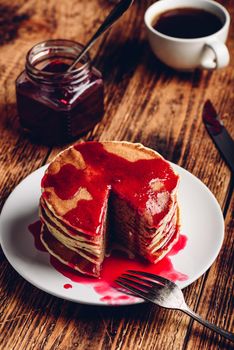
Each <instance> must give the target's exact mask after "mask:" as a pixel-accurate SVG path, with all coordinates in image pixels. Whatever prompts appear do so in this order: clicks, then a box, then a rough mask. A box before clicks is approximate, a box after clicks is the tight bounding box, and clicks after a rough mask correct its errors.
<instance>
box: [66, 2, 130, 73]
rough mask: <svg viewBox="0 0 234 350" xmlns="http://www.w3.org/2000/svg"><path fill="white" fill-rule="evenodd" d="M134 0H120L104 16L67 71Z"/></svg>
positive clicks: (71, 68)
mask: <svg viewBox="0 0 234 350" xmlns="http://www.w3.org/2000/svg"><path fill="white" fill-rule="evenodd" d="M133 1H134V0H121V1H120V2H118V4H117V5H116V6H115V7H114V8H113V10H112V11H111V12H110V13H109V15H108V16H107V17H106V18H105V20H104V22H103V23H102V24H101V25H100V27H99V28H98V30H97V31H96V33H95V34H94V35H93V36H92V38H91V39H90V40H89V41H88V43H87V44H86V45H85V46H84V47H83V49H82V50H81V52H80V53H79V55H78V56H77V57H76V59H75V61H74V62H73V63H72V64H71V65H70V67H69V68H68V70H67V72H71V71H72V70H73V69H74V68H75V66H76V64H77V63H78V62H79V61H80V60H81V58H82V57H83V56H84V55H85V54H86V52H87V51H88V50H89V49H90V47H91V46H92V45H93V44H94V43H95V41H96V40H97V39H98V38H99V36H101V35H102V34H103V33H104V32H105V31H106V30H107V29H108V28H110V27H111V26H112V24H114V23H115V22H116V21H117V20H118V19H119V18H120V17H121V16H122V15H123V14H124V12H126V11H127V9H128V8H129V7H130V6H131V4H132V3H133Z"/></svg>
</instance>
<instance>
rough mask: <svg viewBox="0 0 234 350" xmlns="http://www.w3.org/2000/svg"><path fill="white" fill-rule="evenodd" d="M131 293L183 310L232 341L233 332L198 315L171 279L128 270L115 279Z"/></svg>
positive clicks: (170, 307) (163, 305)
mask: <svg viewBox="0 0 234 350" xmlns="http://www.w3.org/2000/svg"><path fill="white" fill-rule="evenodd" d="M115 282H116V283H117V284H118V285H120V286H121V287H123V288H124V289H125V290H127V291H130V292H131V294H133V295H135V296H139V297H141V298H142V299H145V300H148V301H151V302H152V303H154V304H157V305H159V306H162V307H165V308H168V309H176V310H181V311H183V312H185V313H186V314H187V315H189V316H191V317H192V318H193V319H195V320H196V321H198V322H200V323H201V324H202V325H203V326H205V327H208V328H210V329H212V330H213V331H214V332H217V333H219V334H220V335H222V336H223V337H225V338H227V339H229V340H231V341H234V333H231V332H228V331H225V330H223V329H221V328H219V327H217V326H215V325H214V324H212V323H210V322H208V321H206V320H203V319H202V318H201V317H200V316H199V315H197V314H196V313H195V312H193V311H192V310H191V309H190V308H189V307H188V306H187V304H186V303H185V300H184V296H183V293H182V291H181V289H180V288H179V287H178V286H177V285H176V284H175V283H174V282H172V281H169V280H168V279H166V278H164V277H161V276H158V275H154V274H151V273H148V272H141V271H134V270H128V271H127V273H124V274H123V275H122V276H120V277H118V278H117V280H116V281H115Z"/></svg>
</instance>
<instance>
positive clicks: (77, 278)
mask: <svg viewBox="0 0 234 350" xmlns="http://www.w3.org/2000/svg"><path fill="white" fill-rule="evenodd" d="M29 228H30V232H31V233H32V234H33V237H34V240H35V241H34V242H35V247H36V248H37V249H38V246H39V245H38V242H39V241H40V228H41V223H40V221H37V222H35V223H34V224H32V225H29ZM186 242H187V237H186V236H184V235H180V237H179V240H178V242H177V243H176V244H175V245H174V247H173V248H172V250H171V251H170V252H169V253H168V254H167V255H166V256H165V257H164V258H163V259H162V260H161V261H159V262H158V263H157V264H151V263H149V262H146V261H143V260H142V259H138V258H135V259H129V258H128V257H127V256H126V255H125V254H124V253H122V252H119V251H115V252H112V254H111V256H109V257H106V258H105V259H104V263H103V269H102V271H101V277H100V278H99V279H96V278H92V277H85V276H83V275H81V274H80V273H79V272H76V271H75V270H73V269H72V268H70V267H68V266H66V265H63V264H62V263H61V262H60V261H59V260H57V259H56V258H55V257H53V256H50V263H51V265H52V266H53V267H54V268H55V269H56V270H57V271H58V272H60V273H61V274H62V275H63V276H65V277H67V278H69V279H70V280H71V281H72V282H75V283H81V284H87V285H90V286H91V287H93V288H94V290H95V291H96V293H98V294H99V295H100V296H101V298H100V301H103V302H105V303H108V304H118V303H119V304H121V301H122V302H124V303H125V302H126V301H127V302H129V303H131V302H132V301H135V300H136V298H135V297H132V296H130V295H126V294H123V293H121V292H120V291H118V290H116V289H114V288H113V286H116V285H115V284H114V281H115V280H116V278H117V277H118V276H120V275H121V274H122V273H124V272H126V270H139V271H145V272H150V273H154V274H157V275H161V276H163V277H165V278H168V279H170V280H172V281H174V282H176V281H186V280H187V279H188V277H187V276H186V275H185V274H183V273H181V272H179V271H176V270H175V269H174V267H173V264H172V262H171V259H170V256H172V255H176V254H177V253H178V252H179V251H181V250H183V249H184V247H185V246H186ZM41 245H42V243H41ZM39 247H40V246H39ZM40 250H41V249H40ZM43 251H45V250H43ZM46 252H47V251H46ZM47 254H49V253H48V252H47ZM65 285H66V286H68V285H70V284H65ZM65 285H64V288H66V289H68V288H71V287H65ZM116 287H117V286H116Z"/></svg>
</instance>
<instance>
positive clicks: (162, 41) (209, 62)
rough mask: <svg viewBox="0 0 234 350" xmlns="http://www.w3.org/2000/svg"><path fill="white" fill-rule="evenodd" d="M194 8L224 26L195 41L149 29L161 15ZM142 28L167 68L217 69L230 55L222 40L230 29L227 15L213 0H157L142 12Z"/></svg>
mask: <svg viewBox="0 0 234 350" xmlns="http://www.w3.org/2000/svg"><path fill="white" fill-rule="evenodd" d="M180 7H182V8H188V7H191V8H196V9H202V10H205V11H208V12H210V13H213V14H215V15H216V16H218V17H219V18H220V19H221V21H222V23H223V26H222V28H221V29H220V30H218V31H217V32H216V33H214V34H212V35H209V36H204V37H202V38H195V39H181V38H175V37H172V36H168V35H165V34H162V33H160V32H159V31H157V30H155V29H154V28H153V26H152V24H153V22H154V20H155V18H156V17H158V16H159V15H160V14H161V13H163V12H165V11H167V10H171V9H175V8H180ZM145 25H146V28H147V34H148V39H149V43H150V46H151V48H152V50H153V52H154V54H155V55H156V56H157V57H158V58H159V59H160V60H161V61H162V62H163V63H165V64H166V65H168V66H170V67H172V68H174V69H177V70H182V71H190V70H194V69H195V68H204V69H216V68H222V67H225V66H227V65H228V63H229V52H228V49H227V46H226V45H225V41H226V39H227V35H228V30H229V26H230V16H229V13H228V11H227V10H226V9H225V7H223V6H222V5H220V4H218V3H217V2H215V1H212V0H196V1H194V0H160V1H157V2H156V3H154V4H153V5H151V6H150V7H149V8H148V9H147V11H146V12H145Z"/></svg>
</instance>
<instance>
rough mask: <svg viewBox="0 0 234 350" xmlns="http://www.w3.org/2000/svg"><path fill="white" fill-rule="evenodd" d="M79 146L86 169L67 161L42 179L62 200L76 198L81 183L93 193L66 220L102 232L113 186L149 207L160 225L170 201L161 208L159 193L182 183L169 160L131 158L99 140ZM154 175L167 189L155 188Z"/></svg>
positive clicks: (141, 206) (142, 209)
mask: <svg viewBox="0 0 234 350" xmlns="http://www.w3.org/2000/svg"><path fill="white" fill-rule="evenodd" d="M75 149H76V150H77V151H79V152H80V153H81V155H82V156H83V158H84V161H85V163H86V168H85V169H84V170H81V169H77V168H76V167H75V166H74V165H72V164H65V165H64V166H62V167H61V169H60V171H59V172H58V173H56V174H53V175H48V174H46V175H45V176H44V178H43V179H42V187H43V188H44V189H45V192H44V194H43V195H44V196H46V188H47V187H53V188H54V191H55V193H56V195H57V196H58V197H59V198H61V199H62V200H66V199H70V198H72V197H73V196H74V195H75V194H76V193H77V191H78V189H79V188H80V187H84V188H86V189H87V190H88V192H89V193H90V194H91V196H92V198H93V199H92V200H88V201H87V200H80V201H79V202H78V204H77V207H76V208H74V209H72V210H71V211H69V212H68V213H66V214H65V215H64V219H65V220H66V221H68V222H69V223H70V224H71V225H72V226H75V227H79V228H81V229H83V230H84V231H86V233H88V234H90V235H95V234H98V233H99V232H98V229H99V227H100V224H101V214H102V209H103V205H104V204H105V202H106V201H105V198H106V197H107V193H108V191H109V189H111V190H112V191H114V192H115V193H117V194H118V195H119V196H120V197H121V198H123V199H125V200H126V201H127V202H129V203H130V204H131V205H132V206H134V207H135V208H137V209H138V211H139V212H141V213H146V210H147V212H148V213H149V214H150V215H151V216H152V217H153V222H152V226H153V227H157V225H158V223H159V222H160V220H161V219H163V217H164V216H165V215H166V213H167V212H168V209H169V205H170V203H169V202H167V203H166V204H165V206H164V207H162V208H157V207H156V206H155V202H158V200H157V195H158V194H159V192H163V193H166V194H168V193H170V192H171V191H172V190H173V189H174V188H175V187H176V186H177V183H178V176H177V175H175V174H174V172H173V170H172V168H171V167H170V166H169V164H168V162H166V161H165V160H164V159H161V158H157V159H147V160H145V159H142V160H138V161H135V162H130V161H128V160H126V159H125V158H122V157H120V156H118V155H115V154H113V153H109V152H107V151H106V150H105V149H104V147H103V145H102V144H101V143H99V142H89V143H80V144H77V145H76V146H75ZM154 179H160V181H161V182H162V183H163V185H164V188H163V190H161V191H159V192H156V191H153V190H152V188H151V186H150V183H151V181H152V180H154Z"/></svg>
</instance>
